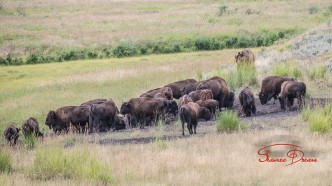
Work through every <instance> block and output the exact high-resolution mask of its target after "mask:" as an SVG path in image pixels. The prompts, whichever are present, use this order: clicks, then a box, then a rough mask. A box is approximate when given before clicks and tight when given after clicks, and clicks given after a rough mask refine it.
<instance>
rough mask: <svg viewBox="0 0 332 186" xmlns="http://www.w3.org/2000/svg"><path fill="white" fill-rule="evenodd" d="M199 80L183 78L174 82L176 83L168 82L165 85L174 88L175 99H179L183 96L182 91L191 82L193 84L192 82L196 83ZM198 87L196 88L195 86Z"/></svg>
mask: <svg viewBox="0 0 332 186" xmlns="http://www.w3.org/2000/svg"><path fill="white" fill-rule="evenodd" d="M196 82H197V81H196V80H194V79H186V80H181V81H177V82H174V83H170V84H167V85H165V86H164V87H169V88H171V89H172V92H173V97H174V98H175V99H179V98H180V97H181V96H182V93H181V90H182V89H183V88H184V87H185V86H187V85H189V84H192V83H196ZM195 89H196V88H195Z"/></svg>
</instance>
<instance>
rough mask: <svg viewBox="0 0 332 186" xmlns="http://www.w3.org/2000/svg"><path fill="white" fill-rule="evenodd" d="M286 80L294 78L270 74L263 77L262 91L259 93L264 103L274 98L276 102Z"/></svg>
mask: <svg viewBox="0 0 332 186" xmlns="http://www.w3.org/2000/svg"><path fill="white" fill-rule="evenodd" d="M284 81H294V79H293V78H289V77H282V76H269V77H266V78H264V79H263V81H262V86H261V91H260V92H259V94H258V96H259V100H260V102H261V104H262V105H265V104H266V103H267V102H268V101H270V100H271V99H272V98H274V101H273V103H275V100H276V99H278V95H279V93H280V91H281V84H282V83H283V82H284Z"/></svg>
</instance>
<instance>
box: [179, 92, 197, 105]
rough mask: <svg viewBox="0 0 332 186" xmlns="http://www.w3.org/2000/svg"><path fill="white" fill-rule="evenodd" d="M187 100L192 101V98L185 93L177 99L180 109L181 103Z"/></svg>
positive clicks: (183, 103)
mask: <svg viewBox="0 0 332 186" xmlns="http://www.w3.org/2000/svg"><path fill="white" fill-rule="evenodd" d="M189 102H193V100H192V99H191V98H190V97H189V96H188V95H187V94H185V95H184V96H182V97H181V98H180V99H179V101H178V108H179V109H180V108H181V107H182V106H183V105H185V104H187V103H189Z"/></svg>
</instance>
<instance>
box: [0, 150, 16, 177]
mask: <svg viewBox="0 0 332 186" xmlns="http://www.w3.org/2000/svg"><path fill="white" fill-rule="evenodd" d="M13 169H14V168H13V160H12V158H11V154H10V152H8V151H6V150H5V149H1V151H0V173H1V174H2V173H10V172H12V171H13Z"/></svg>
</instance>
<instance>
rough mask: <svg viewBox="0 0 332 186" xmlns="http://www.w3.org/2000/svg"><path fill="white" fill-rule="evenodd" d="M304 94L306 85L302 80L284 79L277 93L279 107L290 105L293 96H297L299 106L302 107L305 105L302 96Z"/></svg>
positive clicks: (283, 107) (292, 101)
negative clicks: (279, 91)
mask: <svg viewBox="0 0 332 186" xmlns="http://www.w3.org/2000/svg"><path fill="white" fill-rule="evenodd" d="M305 94H306V85H305V84H304V83H302V82H297V81H285V82H283V83H282V84H281V93H280V95H279V101H280V106H281V109H282V110H284V109H285V105H286V104H287V107H291V106H292V105H293V104H294V98H297V102H298V103H299V108H302V107H303V105H305V99H304V96H305Z"/></svg>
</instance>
